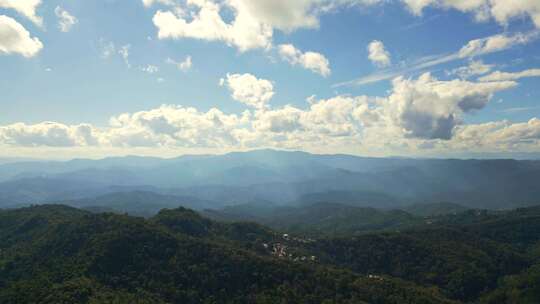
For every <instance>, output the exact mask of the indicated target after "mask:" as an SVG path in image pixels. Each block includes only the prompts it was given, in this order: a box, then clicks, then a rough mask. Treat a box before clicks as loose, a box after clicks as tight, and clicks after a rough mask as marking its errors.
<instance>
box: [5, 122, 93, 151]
mask: <svg viewBox="0 0 540 304" xmlns="http://www.w3.org/2000/svg"><path fill="white" fill-rule="evenodd" d="M95 132H96V130H95V129H94V128H93V127H92V126H91V125H88V124H80V125H74V126H68V125H64V124H60V123H56V122H43V123H39V124H35V125H26V124H24V123H16V124H12V125H7V126H2V127H0V142H3V143H4V144H8V145H16V146H23V147H35V146H49V147H74V146H89V145H97V144H98V139H97V137H96V136H95Z"/></svg>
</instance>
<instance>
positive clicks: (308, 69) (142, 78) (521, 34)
mask: <svg viewBox="0 0 540 304" xmlns="http://www.w3.org/2000/svg"><path fill="white" fill-rule="evenodd" d="M0 80H1V81H0V157H31V158H51V159H56V158H80V157H85V158H86V157H89V158H99V157H106V156H112V155H152V156H162V157H171V156H176V155H182V154H198V153H226V152H229V151H244V150H252V149H262V148H274V149H285V150H304V151H309V152H314V153H348V154H355V155H369V156H397V155H399V156H411V157H468V156H475V157H482V156H486V157H487V156H489V155H494V154H496V155H508V156H510V157H511V156H513V155H524V154H525V155H526V154H528V153H532V154H534V153H540V92H539V90H538V88H539V87H540V1H538V0H520V1H507V0H468V1H464V0H334V1H331V0H296V1H288V0H94V1H83V0H0Z"/></svg>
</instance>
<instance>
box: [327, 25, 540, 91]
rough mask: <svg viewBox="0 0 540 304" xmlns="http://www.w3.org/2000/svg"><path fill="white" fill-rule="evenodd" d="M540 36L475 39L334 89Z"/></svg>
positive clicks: (392, 75)
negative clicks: (461, 45) (453, 48)
mask: <svg viewBox="0 0 540 304" xmlns="http://www.w3.org/2000/svg"><path fill="white" fill-rule="evenodd" d="M539 36H540V31H538V30H534V31H531V32H528V33H516V34H514V35H507V34H498V35H493V36H489V37H485V38H481V39H475V40H471V41H469V42H468V43H467V44H465V45H464V46H463V47H462V48H461V49H460V50H459V51H456V52H454V53H450V54H438V55H431V56H425V57H422V58H420V59H418V60H415V61H413V62H411V63H405V64H402V65H401V66H397V67H392V68H389V69H384V70H380V71H377V72H375V73H372V74H369V75H366V76H362V77H360V78H357V79H353V80H349V81H345V82H340V83H336V84H334V85H333V86H332V87H333V88H337V87H342V86H361V85H366V84H370V83H375V82H379V81H383V80H388V79H393V78H395V77H398V76H401V75H407V74H411V73H414V72H419V71H425V70H427V69H429V68H431V67H434V66H437V65H441V64H444V63H448V62H451V61H455V60H461V59H467V58H475V57H479V56H482V55H485V54H489V53H494V52H500V51H504V50H507V49H510V48H512V47H514V46H516V45H521V44H527V43H529V42H530V41H533V40H535V39H537V38H538V37H539Z"/></svg>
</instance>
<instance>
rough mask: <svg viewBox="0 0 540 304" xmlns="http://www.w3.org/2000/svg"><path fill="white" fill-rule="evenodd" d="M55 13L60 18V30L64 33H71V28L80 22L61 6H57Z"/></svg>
mask: <svg viewBox="0 0 540 304" xmlns="http://www.w3.org/2000/svg"><path fill="white" fill-rule="evenodd" d="M54 13H55V15H56V17H58V28H59V29H60V31H62V32H64V33H66V32H69V31H70V30H71V28H72V27H73V26H74V25H75V24H77V22H79V21H78V20H77V18H75V17H74V16H73V15H71V14H70V13H69V12H68V11H66V10H65V9H63V8H61V7H60V6H57V7H56V8H55V9H54Z"/></svg>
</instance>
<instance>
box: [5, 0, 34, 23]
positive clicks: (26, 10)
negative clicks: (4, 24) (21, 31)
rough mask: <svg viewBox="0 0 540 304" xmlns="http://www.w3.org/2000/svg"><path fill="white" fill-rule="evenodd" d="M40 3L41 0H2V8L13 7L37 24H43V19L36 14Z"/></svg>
mask: <svg viewBox="0 0 540 304" xmlns="http://www.w3.org/2000/svg"><path fill="white" fill-rule="evenodd" d="M40 5H41V0H0V8H4V9H13V10H15V11H17V12H18V13H19V14H21V15H23V16H25V17H26V18H28V19H30V20H31V21H32V22H34V23H35V24H37V25H39V26H42V25H43V19H42V18H41V17H39V16H37V15H36V10H37V8H38V7H39V6H40Z"/></svg>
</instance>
